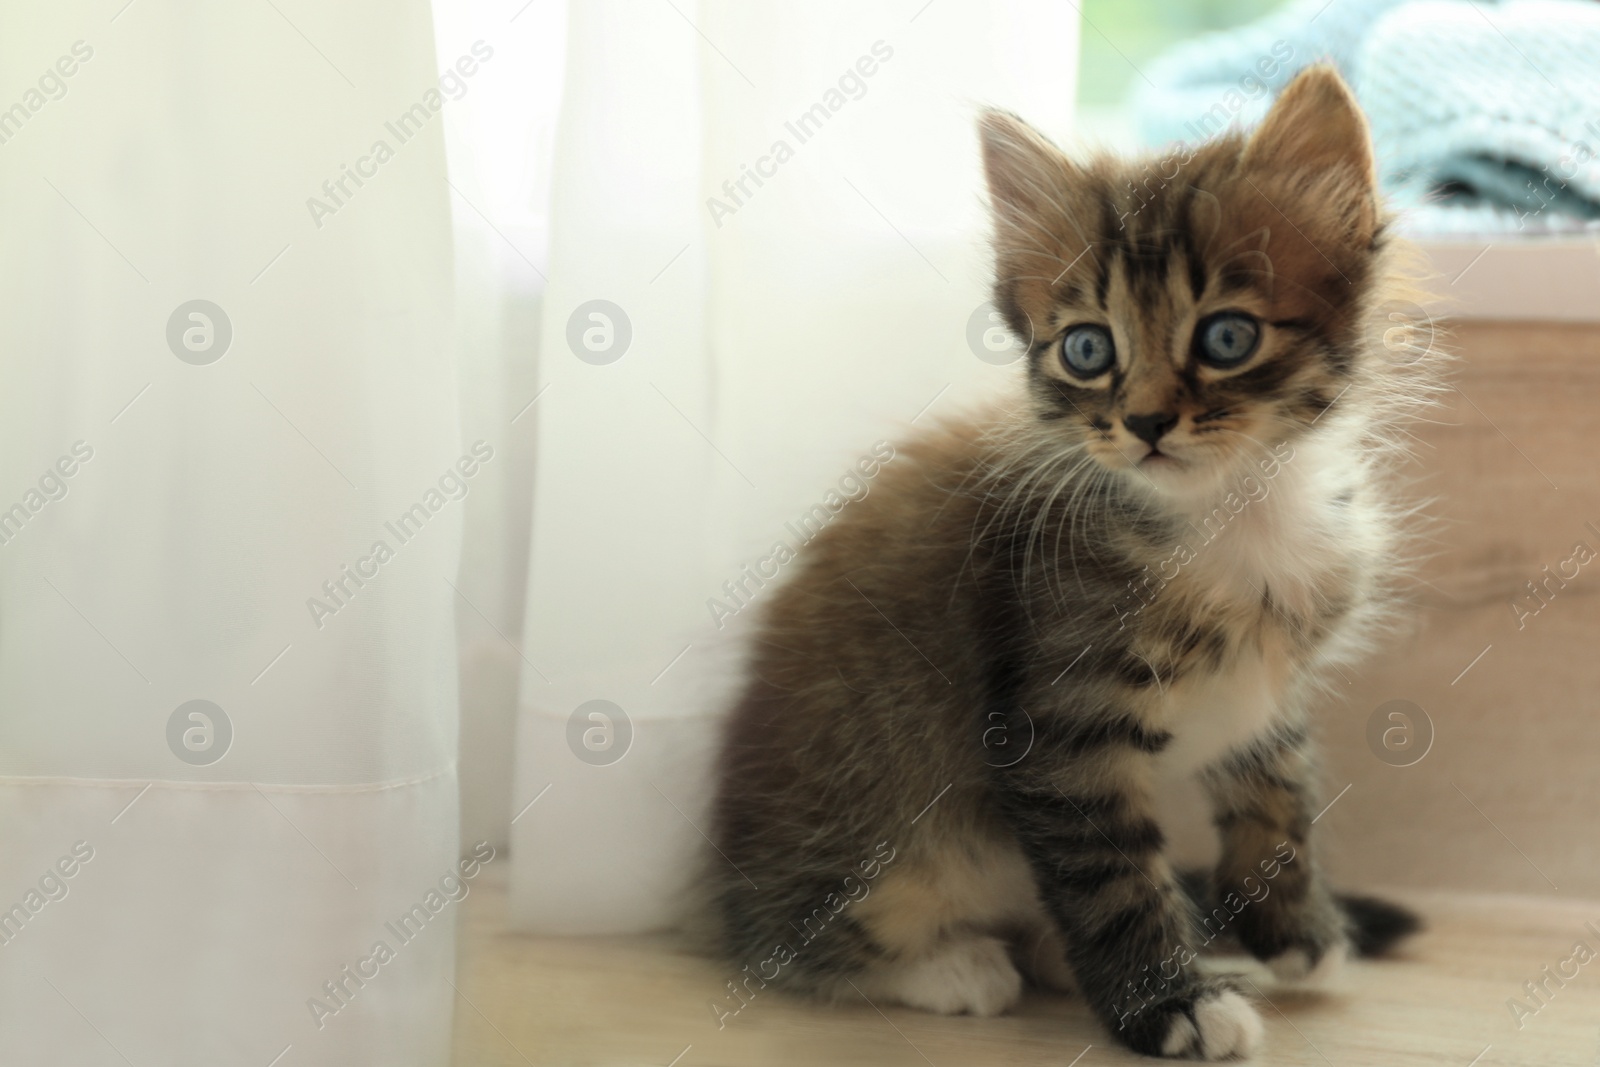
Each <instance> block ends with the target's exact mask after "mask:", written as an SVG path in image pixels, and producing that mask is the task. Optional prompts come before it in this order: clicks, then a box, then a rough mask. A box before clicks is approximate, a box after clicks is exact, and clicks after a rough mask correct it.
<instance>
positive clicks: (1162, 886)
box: [713, 68, 1430, 1059]
mask: <svg viewBox="0 0 1600 1067" xmlns="http://www.w3.org/2000/svg"><path fill="white" fill-rule="evenodd" d="M981 133H982V142H983V158H984V164H985V168H986V171H987V176H988V182H989V190H990V195H991V199H992V202H993V207H994V224H995V230H996V282H995V288H994V292H995V304H996V306H997V307H999V308H1000V310H1001V312H1002V314H1003V315H1004V316H1005V318H1006V321H1007V322H1008V323H1009V324H1010V327H1011V329H1012V331H1013V332H1014V333H1015V334H1016V335H1017V336H1018V337H1020V338H1026V339H1028V341H1029V345H1028V352H1027V365H1026V366H1027V370H1026V391H1025V394H1024V395H1020V396H1019V397H1018V398H1017V399H1016V401H1015V402H1014V403H1013V404H1011V405H1009V406H1007V407H1004V408H1002V409H997V410H994V411H992V412H989V413H988V414H986V415H985V416H984V417H983V418H979V419H974V420H971V421H962V422H956V423H953V424H949V425H946V426H944V427H943V428H941V429H939V430H936V431H930V432H926V433H924V434H923V435H922V436H920V437H917V438H915V439H913V440H909V441H907V442H905V443H904V444H903V445H901V446H900V450H899V457H898V458H897V459H896V460H895V462H894V463H893V464H892V465H891V466H887V467H885V469H884V472H883V473H882V475H880V479H879V482H878V484H877V486H876V490H875V491H874V492H873V493H872V494H871V496H870V497H868V498H866V499H864V500H862V501H860V502H858V503H855V504H852V505H851V507H850V508H849V510H848V511H847V512H846V513H844V514H843V515H842V516H841V517H840V519H839V520H838V521H837V522H836V523H834V524H833V525H831V526H829V527H828V528H827V530H826V531H825V532H824V533H823V534H822V535H821V536H820V537H819V538H818V539H817V540H816V541H814V542H813V543H811V544H810V545H809V546H808V547H807V548H806V550H805V552H804V553H803V554H802V556H801V559H800V561H799V563H798V564H797V567H796V571H797V573H796V574H795V576H794V577H793V579H792V580H791V581H790V582H789V583H788V584H787V585H786V586H784V587H783V588H782V589H781V590H780V591H778V592H777V593H775V594H774V595H773V598H772V600H771V602H770V605H769V608H768V611H767V614H766V615H765V617H764V621H763V629H762V631H761V633H760V635H759V638H758V640H757V643H756V646H755V650H754V652H753V664H752V680H751V681H750V683H749V686H748V689H747V691H746V692H745V694H744V697H743V699H742V701H741V702H740V704H739V706H738V707H737V709H736V711H735V713H734V715H733V718H732V720H731V723H730V727H729V733H728V736H727V740H726V747H725V750H724V753H723V760H722V780H721V789H720V792H719V794H718V798H717V801H716V805H715V810H714V816H713V818H714V823H715V832H714V835H713V836H714V838H715V841H716V844H717V847H718V849H719V850H720V851H721V853H722V856H723V857H724V858H725V859H726V860H727V861H728V862H727V863H722V862H721V861H720V860H718V861H717V865H718V866H717V873H716V875H715V878H716V880H717V885H716V886H715V890H716V895H717V902H718V905H719V911H720V918H721V928H722V936H723V942H724V945H723V947H724V949H725V950H726V952H727V953H728V954H729V955H730V956H731V957H732V958H733V959H734V960H735V961H736V963H740V964H743V965H744V967H743V969H742V970H741V971H740V972H739V976H738V980H739V982H740V983H742V984H736V983H730V984H729V985H730V997H729V998H728V1003H727V1005H726V1008H725V1010H726V1011H727V1012H731V1011H733V1010H735V1009H736V1008H737V1007H738V1006H739V1005H741V1004H742V1003H744V1002H745V1001H746V1000H748V999H749V998H750V997H751V996H753V995H754V994H755V993H756V992H757V991H758V990H760V989H763V988H765V987H766V986H767V985H768V984H769V983H773V984H777V985H780V986H787V987H789V988H792V989H797V990H801V991H806V992H810V993H815V994H819V995H822V996H827V997H856V996H857V995H858V994H860V995H864V996H865V997H867V998H870V999H871V1000H873V1001H875V1002H883V1001H895V1002H899V1003H903V1004H909V1005H912V1006H915V1007H920V1008H925V1009H928V1010H931V1011H938V1012H971V1013H973V1014H978V1015H988V1014H992V1013H995V1012H1000V1011H1004V1010H1005V1009H1007V1008H1008V1007H1010V1006H1011V1005H1012V1004H1014V1003H1015V1002H1016V1000H1017V997H1018V995H1019V992H1020V990H1021V988H1022V984H1023V975H1027V976H1028V977H1029V978H1030V979H1031V980H1033V981H1035V982H1037V983H1039V984H1042V985H1045V986H1047V987H1054V988H1062V987H1067V986H1069V985H1070V986H1071V987H1073V988H1076V989H1077V990H1079V991H1080V992H1081V994H1082V996H1083V997H1084V999H1085V1000H1086V1001H1087V1003H1088V1004H1089V1005H1090V1007H1091V1008H1092V1009H1093V1010H1094V1012H1095V1014H1096V1015H1097V1016H1098V1017H1099V1018H1100V1019H1101V1020H1102V1021H1103V1022H1104V1024H1105V1025H1106V1027H1107V1028H1108V1029H1110V1031H1111V1032H1112V1033H1113V1034H1115V1035H1116V1036H1117V1038H1119V1039H1120V1040H1121V1041H1123V1042H1125V1043H1126V1044H1127V1045H1128V1046H1129V1047H1131V1048H1133V1049H1135V1050H1136V1051H1139V1052H1142V1053H1147V1054H1152V1055H1165V1056H1196V1057H1200V1058H1203V1059H1221V1058H1226V1057H1230V1056H1238V1055H1247V1054H1249V1053H1250V1051H1251V1049H1252V1048H1253V1047H1254V1045H1255V1044H1256V1041H1257V1039H1258V1038H1259V1036H1260V1034H1261V1023H1260V1020H1259V1018H1258V1016H1257V1013H1256V1009H1255V1008H1254V1007H1253V1006H1252V1005H1251V1004H1250V1003H1249V1002H1248V1001H1247V1000H1246V999H1245V998H1244V997H1243V996H1242V995H1241V994H1240V993H1239V992H1238V991H1236V989H1235V988H1234V986H1233V985H1232V984H1231V983H1230V981H1229V980H1228V979H1226V978H1222V977H1211V976H1207V975H1206V974H1204V973H1202V972H1201V970H1200V969H1199V968H1198V967H1196V966H1195V965H1194V956H1195V950H1196V948H1197V947H1198V946H1199V945H1201V944H1202V943H1204V942H1207V941H1210V940H1211V939H1212V938H1213V937H1215V936H1218V935H1219V934H1226V935H1228V936H1230V937H1232V938H1235V939H1236V940H1237V942H1238V943H1239V944H1241V945H1242V946H1243V947H1244V948H1245V949H1247V950H1248V951H1249V952H1251V953H1252V954H1254V955H1255V956H1257V957H1258V958H1260V959H1262V960H1265V961H1267V962H1269V963H1270V964H1271V965H1272V966H1273V967H1274V968H1275V969H1276V970H1278V971H1279V972H1280V974H1282V975H1285V976H1305V975H1307V974H1308V973H1315V974H1317V975H1320V974H1322V973H1325V972H1327V971H1328V970H1330V969H1331V968H1333V967H1335V966H1336V965H1337V963H1338V962H1339V961H1340V960H1341V959H1342V958H1343V957H1344V955H1345V953H1346V951H1347V949H1349V948H1350V947H1351V946H1352V944H1353V945H1354V947H1356V948H1357V949H1358V950H1362V949H1364V950H1368V951H1371V950H1377V949H1381V948H1383V947H1384V946H1385V945H1386V944H1387V943H1388V942H1390V941H1392V940H1393V939H1394V938H1395V937H1398V936H1400V935H1402V934H1403V933H1406V932H1409V930H1410V929H1412V928H1413V927H1414V920H1413V919H1412V917H1411V916H1409V915H1408V914H1407V913H1405V912H1403V911H1401V910H1400V909H1397V908H1392V907H1390V906H1388V905H1382V904H1380V903H1378V902H1373V901H1341V899H1340V898H1338V897H1336V896H1335V894H1333V893H1332V892H1331V891H1330V890H1329V888H1328V886H1327V885H1326V883H1325V882H1324V881H1323V879H1322V876H1321V874H1320V873H1319V871H1318V867H1317V862H1316V859H1315V857H1314V854H1313V848H1312V840H1311V820H1312V818H1313V816H1314V815H1315V814H1316V812H1317V811H1318V809H1319V807H1320V804H1319V801H1318V798H1317V795H1316V792H1315V788H1314V778H1315V775H1314V769H1313V765H1312V763H1311V759H1310V756H1309V755H1308V752H1307V733H1308V727H1307V717H1308V712H1309V709H1310V707H1311V705H1312V703H1313V702H1314V700H1315V698H1316V697H1317V695H1318V693H1319V691H1320V689H1321V687H1322V686H1323V684H1324V683H1325V680H1326V679H1327V677H1328V675H1329V672H1330V671H1334V670H1338V669H1340V665H1341V664H1344V663H1347V662H1350V661H1352V660H1353V659H1354V658H1355V657H1357V656H1358V655H1359V654H1360V652H1361V651H1362V650H1363V648H1364V647H1366V646H1368V645H1370V644H1371V642H1372V639H1373V636H1374V634H1375V633H1376V632H1377V628H1378V627H1379V626H1380V625H1381V624H1382V622H1383V620H1384V618H1385V616H1386V614H1387V606H1388V605H1389V604H1390V603H1391V602H1392V600H1393V598H1394V593H1393V585H1394V574H1395V568H1394V561H1393V558H1392V557H1393V555H1394V551H1395V543H1396V533H1395V529H1396V518H1397V512H1396V509H1395V507H1394V506H1393V505H1392V504H1390V503H1389V502H1388V500H1387V499H1386V492H1385V490H1384V486H1383V476H1384V474H1385V472H1386V471H1387V470H1388V469H1390V468H1392V467H1393V466H1394V465H1395V463H1394V459H1395V456H1396V452H1395V448H1394V445H1395V440H1396V437H1397V435H1398V432H1399V431H1398V426H1399V425H1400V421H1401V419H1402V418H1403V417H1404V416H1405V415H1406V414H1408V413H1409V412H1410V411H1411V410H1413V409H1414V407H1415V405H1416V404H1417V403H1418V402H1420V399H1421V398H1424V397H1425V396H1426V394H1427V392H1428V388H1429V383H1428V380H1427V374H1428V363H1429V360H1430V354H1428V353H1419V352H1416V351H1415V350H1411V349H1401V352H1400V356H1401V357H1402V358H1396V355H1395V353H1394V352H1393V351H1392V350H1391V349H1389V348H1386V347H1385V346H1384V345H1382V344H1380V343H1377V342H1378V338H1379V335H1380V331H1381V330H1382V328H1383V327H1384V326H1385V325H1389V324H1388V323H1386V322H1384V321H1383V320H1382V317H1381V315H1380V307H1381V305H1382V303H1383V301H1385V300H1387V299H1389V298H1390V297H1391V296H1392V295H1394V293H1395V289H1394V286H1395V285H1396V284H1398V282H1397V279H1398V278H1399V275H1398V272H1397V271H1396V269H1395V268H1394V266H1393V263H1394V260H1395V258H1396V241H1395V239H1394V238H1393V237H1392V236H1391V235H1390V234H1389V233H1388V231H1387V228H1386V217H1385V215H1384V212H1383V209H1382V207H1381V205H1380V203H1379V201H1378V197H1377V193H1376V191H1375V187H1374V178H1373V162H1372V157H1371V149H1370V147H1369V142H1368V138H1367V133H1366V125H1365V122H1364V120H1363V118H1362V116H1361V114H1360V112H1359V110H1358V109H1357V107H1356V104H1355V102H1354V100H1353V99H1352V97H1351V96H1350V94H1349V91H1348V90H1347V89H1346V88H1345V86H1344V83H1343V82H1342V81H1340V79H1339V77H1338V75H1337V74H1335V73H1334V72H1333V71H1332V70H1331V69H1327V68H1317V69H1312V70H1309V71H1307V72H1305V73H1303V74H1302V75H1300V76H1299V77H1298V78H1297V79H1295V81H1294V82H1293V83H1292V84H1291V85H1290V86H1289V87H1288V88H1287V89H1286V90H1285V91H1284V93H1283V94H1282V96H1281V97H1280V99H1279V100H1278V101H1277V103H1276V105H1275V106H1274V107H1273V109H1272V111H1271V113H1270V114H1269V115H1268V117H1267V118H1266V120H1265V122H1264V123H1263V124H1262V126H1261V127H1260V128H1259V129H1258V130H1257V131H1256V132H1255V133H1254V134H1253V135H1252V136H1250V137H1248V138H1246V137H1244V136H1242V135H1239V134H1233V135H1230V136H1225V137H1222V138H1220V139H1218V140H1216V141H1213V142H1210V143H1207V144H1205V145H1203V146H1200V147H1198V148H1196V149H1194V150H1193V151H1192V154H1191V155H1189V157H1188V158H1178V159H1169V160H1164V161H1161V162H1160V163H1156V164H1153V165H1151V166H1146V167H1144V169H1142V170H1139V169H1137V165H1130V164H1126V163H1119V162H1116V161H1113V160H1107V159H1095V160H1092V161H1089V162H1085V163H1080V162H1077V161H1074V160H1072V159H1070V158H1068V157H1067V156H1065V155H1064V154H1062V153H1061V152H1060V151H1059V150H1058V149H1056V148H1055V147H1054V146H1052V145H1051V144H1049V143H1048V142H1047V141H1046V140H1044V139H1043V138H1042V137H1040V136H1039V135H1038V134H1037V133H1035V132H1034V131H1033V130H1032V129H1030V128H1029V127H1028V126H1026V125H1024V124H1023V123H1022V122H1021V121H1019V120H1017V119H1016V118H1014V117H1012V116H1009V115H1005V114H1001V113H998V112H990V113H988V114H986V115H985V116H984V117H983V119H982V122H981ZM1191 775H1198V776H1199V777H1200V778H1201V779H1202V780H1203V782H1204V784H1205V786H1206V787H1207V789H1208V790H1209V793H1210V796H1211V798H1212V802H1213V804H1214V811H1215V822H1216V826H1217V828H1218V830H1219V832H1220V836H1221V840H1222V859H1221V862H1220V864H1219V865H1218V867H1217V869H1216V871H1215V872H1214V877H1213V878H1212V879H1211V884H1210V886H1209V887H1208V889H1209V891H1208V892H1200V891H1196V890H1192V889H1186V888H1185V884H1184V882H1183V880H1182V879H1181V878H1180V877H1179V876H1178V875H1177V874H1176V873H1175V872H1174V871H1173V869H1172V868H1171V867H1170V866H1169V865H1168V862H1167V861H1166V859H1165V858H1164V857H1163V855H1162V832H1161V830H1160V828H1159V826H1158V825H1157V823H1156V821H1155V817H1154V811H1153V803H1152V795H1153V793H1154V792H1155V790H1156V788H1157V785H1158V783H1160V782H1161V781H1162V780H1165V779H1173V778H1177V777H1179V776H1191ZM756 886H759V888H755V887H756ZM1197 897H1198V898H1204V899H1203V900H1202V899H1197ZM1202 909H1205V913H1204V921H1203V922H1202V916H1201V912H1202ZM736 997H737V999H735V998H736ZM713 1011H714V1012H717V1011H718V1009H717V1007H716V1006H713Z"/></svg>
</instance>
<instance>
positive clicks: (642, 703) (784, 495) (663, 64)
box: [511, 0, 1077, 932]
mask: <svg viewBox="0 0 1600 1067" xmlns="http://www.w3.org/2000/svg"><path fill="white" fill-rule="evenodd" d="M1076 56H1077V16H1076V12H1075V10H1074V9H1073V8H1072V7H1071V6H1070V5H1060V4H1055V3H1043V2H1041V3H1001V2H994V3H990V2H980V0H932V2H931V3H927V2H924V0H907V2H897V3H889V4H881V5H861V4H859V3H845V2H826V3H808V4H805V5H795V4H778V3H761V4H751V3H747V2H735V0H706V2H702V3H699V4H689V3H681V2H680V3H676V4H668V3H648V4H647V3H636V2H629V0H597V2H593V3H584V4H580V5H573V7H572V10H571V11H570V13H569V22H568V26H567V52H566V78H565V83H564V98H563V102H562V106H561V112H560V118H559V127H558V133H557V136H556V140H555V152H554V157H553V181H552V198H551V214H550V218H551V228H550V238H549V259H548V270H547V272H546V273H547V274H548V277H549V282H548V288H547V290H546V293H545V299H544V316H543V328H542V331H541V345H540V359H539V366H538V372H537V382H536V384H535V389H536V390H538V391H540V392H539V395H540V397H541V399H540V400H539V402H538V404H537V406H536V408H535V409H534V410H535V412H536V414H537V420H538V421H537V430H536V433H537V437H536V445H535V462H536V465H537V471H536V477H535V479H534V494H533V529H532V563H531V567H530V573H529V579H528V603H527V616H526V627H525V632H524V641H523V654H524V656H525V659H526V662H527V666H526V667H525V669H524V671H523V684H522V696H521V714H520V717H519V727H518V734H517V743H516V761H517V774H516V781H515V787H514V789H513V791H512V793H513V795H512V803H511V814H512V815H513V816H514V817H515V821H514V823H513V824H512V842H513V846H514V847H513V861H512V862H513V879H514V880H513V900H512V903H513V913H514V916H515V918H516V919H517V921H518V922H519V923H521V924H522V925H524V926H525V927H528V928H531V929H536V930H543V931H554V932H591V931H601V932H613V931H627V930H639V929H648V928H650V927H653V926H657V925H660V924H661V923H663V922H666V921H668V920H669V919H670V918H671V916H672V909H673V907H674V905H675V897H676V896H677V895H678V894H679V893H680V892H681V891H682V890H684V889H685V888H687V881H688V879H689V876H690V872H691V871H692V862H691V861H692V859H693V857H694V856H695V855H696V853H697V852H698V850H700V849H701V848H703V847H704V845H703V844H702V842H701V838H700V834H699V829H700V828H703V827H704V826H705V825H706V823H705V811H706V806H707V803H708V800H709V797H710V789H711V780H710V773H709V757H710V754H711V752H712V750H713V747H714V744H715V736H716V727H717V723H718V720H719V716H720V714H721V712H722V711H723V710H724V708H725V705H726V702H727V699H728V696H729V694H730V692H731V691H732V689H733V687H734V686H735V685H736V684H737V678H738V670H737V668H738V658H739V645H738V633H739V630H740V628H741V624H742V623H744V622H745V621H746V620H747V619H748V618H749V615H748V613H744V612H742V611H741V612H737V613H733V614H732V616H731V618H730V617H728V613H729V612H731V611H732V609H734V608H737V607H738V606H739V602H740V599H746V598H753V599H754V600H755V601H757V602H759V598H760V595H761V594H760V591H759V589H758V588H757V585H756V583H755V582H754V581H753V580H752V579H749V578H743V577H741V574H742V572H743V570H744V567H745V565H746V564H759V566H760V567H762V568H764V569H765V570H766V571H768V572H769V573H770V571H771V570H772V569H773V568H774V567H775V566H776V565H777V561H776V558H775V557H774V555H773V551H772V550H773V547H774V545H775V544H777V543H779V542H785V543H788V544H789V545H790V546H794V545H795V543H796V537H795V536H794V534H793V533H792V532H791V531H790V529H789V528H788V527H786V523H794V522H796V521H797V520H798V518H799V516H800V515H801V514H802V513H804V512H806V511H807V510H808V509H810V508H811V507H812V506H813V505H818V504H823V505H825V506H826V504H827V502H828V501H829V500H830V499H832V500H838V499H839V497H838V496H833V497H830V494H848V493H850V492H860V491H861V489H859V488H858V487H857V482H858V481H859V480H860V479H859V478H858V477H857V476H856V475H854V474H853V471H854V469H855V467H856V464H857V461H858V460H860V459H862V458H863V457H867V456H868V455H869V453H870V452H871V449H872V447H873V445H874V443H875V442H876V441H878V440H880V439H886V438H892V437H893V436H894V435H895V434H896V433H897V432H899V431H900V430H901V429H903V428H904V426H905V424H906V423H908V422H910V421H912V420H914V419H917V418H927V417H929V415H930V413H936V412H938V411H940V410H942V409H947V408H950V407H955V406H958V405H962V404H968V403H971V402H973V400H974V399H975V398H976V397H978V396H980V395H981V394H983V393H985V392H986V391H988V390H990V389H992V388H994V387H995V386H996V385H997V384H998V383H999V382H1000V381H1001V380H1003V379H1004V378H1005V377H1007V376H1009V375H1011V374H1013V373H1015V370H1016V368H1015V367H1005V366H1000V365H997V361H998V360H1000V359H1003V358H1004V357H1003V356H1000V357H997V356H996V354H995V353H994V352H992V351H990V350H988V349H987V348H985V345H984V331H985V329H987V328H988V326H989V325H990V323H989V320H988V319H987V318H986V317H985V316H984V315H983V314H982V313H981V311H980V307H981V305H982V304H983V302H984V301H985V299H986V284H987V257H986V252H985V248H984V234H985V220H984V217H983V208H982V191H981V178H980V175H979V170H978V165H977V156H976V151H975V143H974V141H975V139H974V134H973V119H974V117H975V114H976V110H977V107H978V106H979V105H983V104H993V105H996V106H1001V107H1006V108H1010V109H1013V110H1015V111H1018V112H1020V113H1023V114H1025V115H1027V116H1028V117H1029V118H1030V119H1031V120H1033V121H1035V122H1037V123H1038V124H1039V125H1041V126H1042V127H1044V128H1046V129H1048V130H1050V131H1052V132H1054V133H1057V134H1065V133H1067V132H1068V125H1069V120H1070V116H1071V112H1072V103H1073V86H1074V82H1075V65H1076ZM975 324H976V326H975ZM978 350H982V352H983V354H984V355H985V356H986V358H979V355H978ZM869 465H870V464H869ZM847 477H851V478H856V481H846V480H845V479H846V478H847ZM866 491H870V486H869V487H868V488H867V490H866ZM846 506H848V505H846ZM799 551H802V552H803V551H804V548H803V547H801V548H800V549H799ZM780 555H781V554H780ZM762 559H767V560H768V562H766V563H764V564H760V563H759V561H761V560H762ZM780 573H781V571H780ZM728 582H733V583H742V584H743V587H744V589H745V590H747V591H748V592H746V593H745V594H742V595H741V597H740V598H738V599H736V598H734V597H733V596H731V595H730V592H729V586H727V585H725V583H728ZM716 602H720V603H721V604H722V606H723V610H719V609H718V608H717V607H716ZM719 624H720V625H719ZM530 804H531V806H529V805H530Z"/></svg>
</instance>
